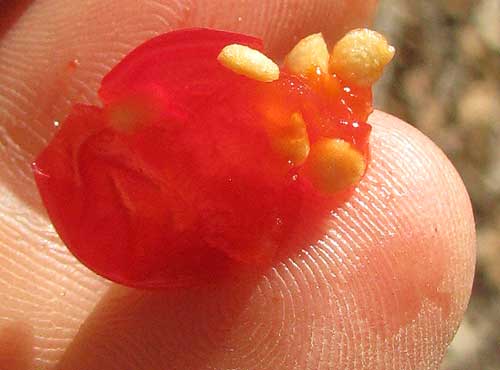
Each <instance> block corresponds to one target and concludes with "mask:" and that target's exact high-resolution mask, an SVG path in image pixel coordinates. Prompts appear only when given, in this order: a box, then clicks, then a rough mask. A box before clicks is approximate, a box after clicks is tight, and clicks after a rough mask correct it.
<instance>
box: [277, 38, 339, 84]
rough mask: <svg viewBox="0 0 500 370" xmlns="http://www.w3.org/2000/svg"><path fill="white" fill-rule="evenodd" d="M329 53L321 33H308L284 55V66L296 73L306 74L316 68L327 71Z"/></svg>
mask: <svg viewBox="0 0 500 370" xmlns="http://www.w3.org/2000/svg"><path fill="white" fill-rule="evenodd" d="M329 58H330V54H329V53H328V48H327V46H326V42H325V39H324V38H323V35H322V34H321V33H315V34H312V35H309V36H307V37H305V38H303V39H302V40H300V41H299V42H298V43H297V45H295V47H294V48H293V49H292V50H291V51H290V52H289V53H288V55H287V56H286V57H285V62H284V66H285V68H287V69H288V70H289V71H290V72H292V73H293V74H296V75H307V74H310V73H311V72H315V70H316V68H319V70H320V71H321V72H323V73H327V72H328V59H329Z"/></svg>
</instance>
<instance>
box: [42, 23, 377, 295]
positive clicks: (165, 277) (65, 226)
mask: <svg viewBox="0 0 500 370" xmlns="http://www.w3.org/2000/svg"><path fill="white" fill-rule="evenodd" d="M233 43H239V44H244V45H248V46H250V47H252V48H255V49H262V44H261V41H260V40H257V39H255V38H252V37H249V36H244V35H238V34H234V33H229V32H222V31H214V30H204V29H193V30H182V31H176V32H172V33H168V34H165V35H162V36H159V37H157V38H154V39H152V40H150V41H148V42H146V43H145V44H143V45H141V46H140V47H138V48H137V49H135V50H134V51H132V52H131V53H130V54H129V55H128V56H126V57H125V58H124V59H123V61H121V62H120V63H119V64H118V65H117V66H116V67H115V68H114V69H113V70H112V71H111V72H110V73H108V74H107V75H106V76H105V77H104V79H103V81H102V86H101V89H100V91H99V95H100V97H101V99H102V101H103V104H104V107H103V108H99V107H93V106H84V105H75V106H74V107H73V111H72V113H71V114H70V115H69V117H68V118H67V119H66V121H65V122H64V123H63V125H62V127H61V129H60V130H59V132H58V133H57V134H56V136H55V137H54V139H53V140H52V142H51V143H50V144H49V145H48V146H47V148H45V150H44V151H43V152H42V153H41V154H40V155H39V157H38V158H37V160H36V162H35V164H34V173H35V179H36V182H37V185H38V188H39V191H40V193H41V196H42V198H43V200H44V203H45V206H46V208H47V210H48V213H49V216H50V218H51V220H52V222H53V223H54V225H55V227H56V229H57V231H58V233H59V235H60V236H61V238H62V239H63V241H64V242H65V243H66V244H67V246H68V248H69V249H70V250H71V252H72V253H74V254H75V255H76V256H77V258H79V259H80V260H81V261H82V262H83V263H84V264H85V265H87V266H88V267H89V268H91V269H92V270H94V271H95V272H97V273H98V274H100V275H102V276H104V277H106V278H109V279H111V280H114V281H116V282H119V283H122V284H126V285H130V286H136V287H170V286H187V285H197V284H200V283H203V282H207V281H213V280H214V279H217V278H219V277H225V276H234V275H235V274H238V271H240V270H244V269H246V268H248V267H251V266H254V267H255V266H257V267H258V266H264V265H266V264H268V263H270V262H271V261H272V260H273V258H275V257H276V256H277V255H279V254H280V252H282V251H283V250H285V249H287V248H292V244H293V246H295V247H300V245H297V241H298V240H302V239H303V237H304V235H306V234H308V233H309V232H310V231H309V229H308V227H309V226H311V224H312V223H315V222H319V220H320V219H321V218H322V217H324V216H325V214H327V213H328V211H329V210H331V209H333V208H334V207H336V206H338V205H339V203H340V202H342V201H343V200H344V199H345V197H346V196H347V195H348V194H349V192H350V191H351V190H352V189H347V190H346V191H344V192H342V193H339V194H334V195H327V194H322V193H321V192H319V191H317V190H316V189H314V187H313V186H311V184H309V183H308V181H307V179H305V178H304V177H303V176H301V171H300V167H293V166H290V165H288V164H287V163H284V162H283V159H282V158H281V157H279V155H277V154H276V153H275V152H274V151H273V149H272V147H271V145H270V143H269V137H268V134H267V131H266V127H268V126H269V112H270V111H272V112H273V113H272V115H273V117H274V118H276V119H280V117H284V119H286V118H287V117H290V115H291V114H292V113H294V112H301V113H302V115H303V117H304V120H305V122H306V124H307V130H308V134H309V138H310V141H311V143H313V142H314V141H316V140H317V139H318V138H319V137H322V136H328V137H334V138H343V139H344V140H347V141H349V142H351V143H352V144H353V145H354V146H355V147H356V148H357V149H358V150H359V151H360V152H362V153H363V155H364V156H365V158H366V159H368V136H369V133H370V126H369V125H368V124H366V123H364V120H366V117H367V115H368V114H369V112H370V110H371V92H370V89H360V88H356V87H352V86H351V87H350V92H346V91H345V90H349V89H347V87H346V86H344V85H342V83H341V82H340V81H335V83H337V84H339V83H340V86H341V88H342V90H340V91H341V92H340V93H339V94H337V95H336V96H333V97H332V96H330V95H329V94H327V93H325V91H323V90H322V88H321V85H318V84H317V83H315V82H314V81H308V80H306V79H303V78H299V77H295V76H291V75H289V74H287V73H286V72H284V71H282V72H281V75H280V79H279V80H278V81H275V82H273V83H263V82H258V81H254V80H251V79H249V78H246V77H243V76H239V75H237V74H235V73H233V72H232V71H230V70H228V69H226V68H224V67H222V66H221V65H220V64H219V63H218V61H217V59H216V58H217V55H218V54H219V52H220V51H221V49H222V48H223V47H224V46H226V45H228V44H233ZM332 78H333V79H335V77H334V76H333V77H332ZM318 86H319V87H318ZM123 111H126V112H128V113H127V115H126V116H125V117H126V118H125V121H124V122H125V123H123V124H122V126H123V127H124V129H123V130H118V129H116V122H117V121H119V120H120V119H121V118H119V117H120V114H121V112H123ZM117 117H118V118H117ZM266 125H267V126H266ZM306 221H307V222H306ZM308 225H309V226H308ZM302 234H304V235H302ZM299 244H300V243H299Z"/></svg>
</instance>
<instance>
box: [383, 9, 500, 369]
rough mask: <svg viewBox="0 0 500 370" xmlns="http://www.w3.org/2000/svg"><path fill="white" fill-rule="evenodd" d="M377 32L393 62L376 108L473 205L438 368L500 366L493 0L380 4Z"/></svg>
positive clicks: (499, 27)
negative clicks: (468, 269)
mask: <svg viewBox="0 0 500 370" xmlns="http://www.w3.org/2000/svg"><path fill="white" fill-rule="evenodd" d="M380 3H381V4H380V9H379V16H378V19H377V22H376V26H375V28H376V29H377V30H379V31H381V32H382V33H384V34H385V35H387V36H388V38H389V39H390V41H391V43H392V44H393V45H395V46H396V49H397V56H396V58H395V61H394V62H393V64H392V66H391V67H390V69H389V70H388V71H387V73H386V75H385V77H384V79H383V80H382V81H381V82H379V83H378V86H377V87H376V92H375V94H376V98H375V100H376V106H377V107H378V108H380V109H383V110H385V111H387V112H390V113H392V114H394V115H396V116H398V117H401V118H403V119H405V120H406V121H408V122H410V123H412V124H414V125H415V126H416V127H418V128H419V129H420V130H421V131H423V132H424V133H425V134H427V135H428V136H429V137H431V138H432V139H433V140H434V141H435V142H436V143H437V144H438V145H439V146H440V147H441V148H442V149H443V150H444V151H445V152H446V154H447V155H448V157H449V158H450V159H451V161H452V162H453V163H454V164H455V166H456V167H457V169H458V171H459V173H460V174H461V176H462V178H463V180H464V182H465V184H466V186H467V189H468V191H469V194H470V196H471V198H472V203H473V207H474V212H475V217H476V222H477V232H478V264H477V271H476V279H475V284H474V288H473V293H472V298H471V302H470V305H469V309H468V312H467V315H466V317H465V320H464V322H463V324H462V326H461V328H460V329H459V331H458V333H457V336H456V338H455V340H454V341H453V343H452V345H451V347H450V349H449V351H448V355H447V357H446V359H445V362H444V364H443V366H442V370H500V0H419V1H414V0H382V1H381V2H380Z"/></svg>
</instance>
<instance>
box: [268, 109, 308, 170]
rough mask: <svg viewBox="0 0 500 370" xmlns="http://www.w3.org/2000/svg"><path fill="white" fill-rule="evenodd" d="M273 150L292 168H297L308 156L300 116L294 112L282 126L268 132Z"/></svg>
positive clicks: (306, 142) (302, 121)
mask: <svg viewBox="0 0 500 370" xmlns="http://www.w3.org/2000/svg"><path fill="white" fill-rule="evenodd" d="M269 135H270V139H271V145H272V147H273V149H274V150H275V151H276V152H278V153H279V154H280V155H281V157H283V158H284V159H285V160H286V161H289V162H290V163H291V164H292V165H294V166H299V165H301V164H302V163H304V161H305V160H306V159H307V156H308V155H309V149H310V147H309V136H308V135H307V128H306V123H305V122H304V118H303V117H302V114H300V113H299V112H295V113H293V114H292V115H291V117H290V120H289V121H288V122H286V123H285V124H284V125H283V126H280V127H275V128H274V129H273V130H270V133H269Z"/></svg>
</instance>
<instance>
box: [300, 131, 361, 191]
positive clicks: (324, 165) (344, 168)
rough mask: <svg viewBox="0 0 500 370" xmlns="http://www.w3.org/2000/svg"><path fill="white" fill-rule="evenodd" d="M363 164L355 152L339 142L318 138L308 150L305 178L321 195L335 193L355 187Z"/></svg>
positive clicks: (358, 154)
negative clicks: (321, 192) (322, 193)
mask: <svg viewBox="0 0 500 370" xmlns="http://www.w3.org/2000/svg"><path fill="white" fill-rule="evenodd" d="M365 168H366V163H365V160H364V158H363V156H362V155H361V153H360V152H359V151H357V150H356V149H354V148H353V147H352V146H351V144H349V143H348V142H347V141H344V140H342V139H330V138H322V139H320V140H318V141H317V142H315V143H314V144H313V145H312V146H311V151H310V152H309V157H308V158H307V162H306V164H305V175H306V176H307V177H308V178H309V180H310V181H311V182H312V184H313V185H314V186H315V187H316V188H317V189H319V190H321V191H323V192H325V193H335V192H338V191H341V190H345V189H347V188H348V187H350V186H352V185H354V184H356V183H357V182H358V181H359V180H360V179H361V177H362V176H363V174H364V172H365Z"/></svg>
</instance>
